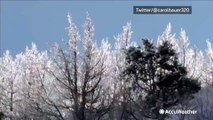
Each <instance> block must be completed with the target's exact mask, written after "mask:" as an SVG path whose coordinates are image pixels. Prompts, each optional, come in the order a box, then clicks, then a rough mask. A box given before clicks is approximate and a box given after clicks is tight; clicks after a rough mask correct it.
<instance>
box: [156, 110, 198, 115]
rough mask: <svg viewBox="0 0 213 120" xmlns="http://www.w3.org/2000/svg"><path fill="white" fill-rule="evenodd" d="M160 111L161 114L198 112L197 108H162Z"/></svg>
mask: <svg viewBox="0 0 213 120" xmlns="http://www.w3.org/2000/svg"><path fill="white" fill-rule="evenodd" d="M159 113H160V114H197V110H181V109H176V110H164V109H160V110H159Z"/></svg>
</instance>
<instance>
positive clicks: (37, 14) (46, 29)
mask: <svg viewBox="0 0 213 120" xmlns="http://www.w3.org/2000/svg"><path fill="white" fill-rule="evenodd" d="M134 5H137V6H140V5H143V6H144V5H149V6H150V5H152V6H159V5H163V6H166V5H172V6H174V5H175V6H176V5H187V6H192V14H191V15H175V14H173V15H165V14H164V15H134V14H133V6H134ZM87 11H88V12H89V13H90V16H91V17H92V20H93V23H94V25H95V39H96V40H97V41H101V40H102V38H106V37H108V38H109V40H110V42H112V43H113V42H114V41H113V36H114V35H117V34H118V33H120V32H121V31H122V26H123V25H125V24H126V22H127V21H131V22H132V29H133V32H134V33H133V36H134V37H133V39H134V41H140V39H141V38H142V37H148V38H150V39H153V40H156V39H157V37H158V35H161V34H162V32H163V31H164V29H165V27H166V25H167V24H168V23H169V22H171V23H172V28H173V32H174V33H176V35H178V34H179V32H180V29H181V28H184V29H185V30H186V31H187V34H188V36H189V39H190V41H191V44H192V45H195V46H196V47H197V48H199V49H202V50H205V49H206V42H205V41H206V39H210V41H211V42H213V2H212V1H184V2H181V1H179V2H178V1H160V2H158V1H142V2H140V1H137V2H134V1H90V2H86V1H17V2H16V1H1V24H0V25H1V34H0V35H1V39H0V40H1V46H0V47H1V52H2V53H4V52H5V51H6V50H10V51H11V53H12V55H15V54H17V53H20V52H22V51H24V49H25V47H26V45H28V46H30V45H31V42H32V41H33V42H35V43H36V44H37V45H38V48H39V49H40V50H44V49H49V48H50V45H51V44H52V43H54V42H61V40H62V38H63V39H64V40H67V31H66V30H65V28H66V27H67V26H68V23H67V17H66V16H67V13H68V12H69V13H70V14H71V15H72V17H73V19H74V22H75V23H76V25H77V27H78V28H79V30H80V31H81V32H82V25H83V23H84V20H85V16H86V12H87Z"/></svg>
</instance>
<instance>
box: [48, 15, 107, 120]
mask: <svg viewBox="0 0 213 120" xmlns="http://www.w3.org/2000/svg"><path fill="white" fill-rule="evenodd" d="M67 17H68V22H69V27H68V30H69V42H68V49H62V48H61V47H60V46H59V45H56V46H55V48H54V54H53V59H54V64H55V70H53V71H51V74H52V75H53V77H54V79H55V80H56V83H55V86H57V87H56V88H57V92H58V94H59V96H60V99H61V100H60V101H61V102H60V103H56V102H55V103H54V104H55V105H56V106H58V108H62V109H60V110H63V111H65V112H62V113H64V115H61V119H68V118H70V119H71V118H72V119H76V120H89V119H94V120H95V119H100V118H102V117H104V115H105V114H106V113H107V112H108V111H109V106H110V101H108V100H107V97H106V96H105V95H106V92H107V91H106V90H107V87H104V85H103V84H104V82H106V80H107V79H105V78H106V76H105V73H106V72H105V67H106V64H105V63H104V60H105V59H106V56H107V51H105V50H100V48H98V46H97V44H96V42H94V38H93V36H94V25H93V23H92V21H91V18H90V16H89V15H87V17H86V20H85V24H84V34H83V38H81V37H80V34H79V32H78V30H77V27H76V26H75V24H74V23H73V21H72V18H71V16H70V15H68V16H67ZM78 47H79V48H82V49H78ZM104 47H108V45H107V43H106V44H105V45H104ZM106 49H107V48H106ZM80 52H81V54H80Z"/></svg>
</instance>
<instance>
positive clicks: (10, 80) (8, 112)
mask: <svg viewBox="0 0 213 120" xmlns="http://www.w3.org/2000/svg"><path fill="white" fill-rule="evenodd" d="M0 82H1V84H0V95H1V97H0V104H1V105H0V106H1V111H0V112H1V113H2V114H3V115H4V116H5V117H9V118H10V119H11V120H12V119H13V117H14V114H15V111H16V110H15V108H14V104H15V102H16V100H17V98H15V94H17V84H16V82H17V69H16V65H15V62H14V60H13V58H12V56H11V55H10V53H9V51H6V53H5V54H4V56H3V57H2V59H1V60H0Z"/></svg>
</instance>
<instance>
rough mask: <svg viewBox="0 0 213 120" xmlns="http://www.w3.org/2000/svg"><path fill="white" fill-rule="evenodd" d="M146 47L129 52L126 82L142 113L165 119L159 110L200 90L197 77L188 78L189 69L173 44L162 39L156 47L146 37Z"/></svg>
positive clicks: (132, 48) (187, 98) (125, 74)
mask: <svg viewBox="0 0 213 120" xmlns="http://www.w3.org/2000/svg"><path fill="white" fill-rule="evenodd" d="M143 45H144V46H143V47H130V48H129V49H128V50H127V51H126V64H127V65H126V66H127V67H126V69H125V70H124V73H123V74H124V76H125V82H126V83H127V84H129V83H130V84H131V85H130V87H129V88H130V89H131V90H132V91H133V93H136V95H138V97H137V98H135V99H132V98H131V100H134V101H135V103H137V104H138V106H139V107H140V108H142V114H143V115H144V116H145V117H148V118H155V119H164V118H165V117H166V116H165V115H160V114H159V110H160V109H169V108H170V107H172V106H175V105H178V104H179V103H181V102H182V101H184V100H189V99H190V98H192V94H193V93H196V92H198V91H199V90H200V84H199V83H198V82H197V80H194V79H190V78H188V77H187V71H186V68H185V67H183V65H181V64H180V63H178V58H177V54H176V53H175V51H174V49H173V48H172V44H170V43H169V42H168V41H163V43H162V44H161V45H159V46H154V45H153V43H151V42H149V40H147V39H143Z"/></svg>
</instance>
